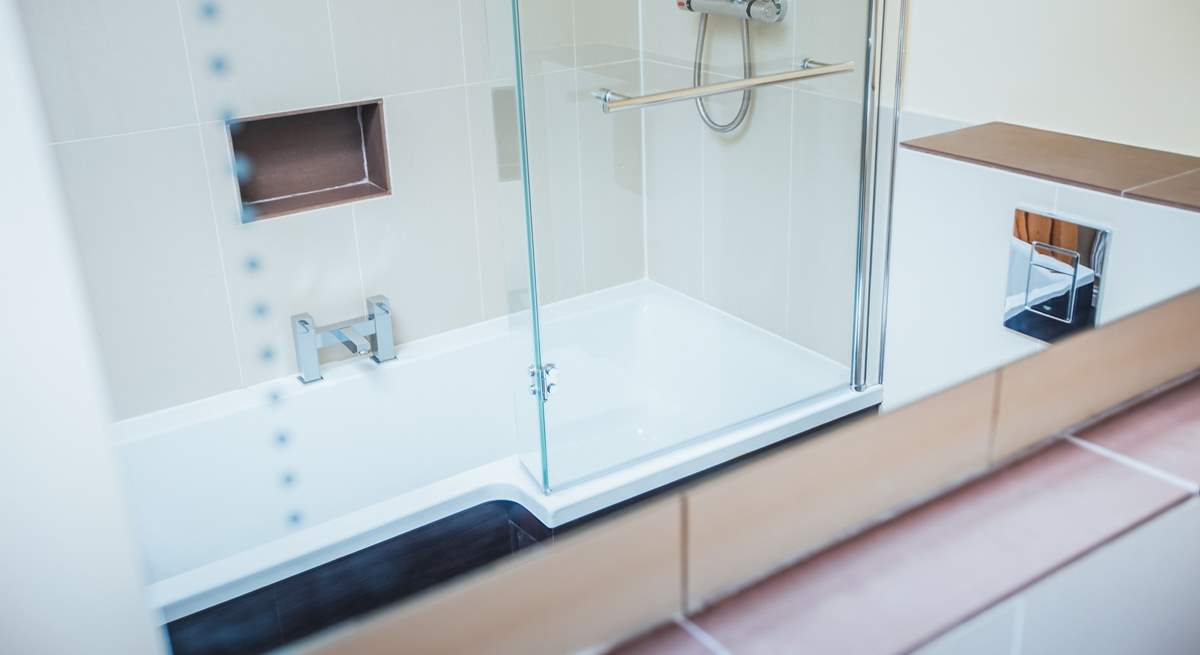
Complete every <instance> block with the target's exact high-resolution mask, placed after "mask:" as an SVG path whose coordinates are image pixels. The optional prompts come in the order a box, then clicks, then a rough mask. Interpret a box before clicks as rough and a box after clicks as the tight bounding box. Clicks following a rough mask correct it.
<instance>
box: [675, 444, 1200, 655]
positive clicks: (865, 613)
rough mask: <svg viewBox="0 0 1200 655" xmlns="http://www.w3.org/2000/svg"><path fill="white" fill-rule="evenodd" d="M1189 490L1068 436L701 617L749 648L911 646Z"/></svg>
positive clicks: (721, 636) (731, 642)
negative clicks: (1068, 439) (1072, 442)
mask: <svg viewBox="0 0 1200 655" xmlns="http://www.w3.org/2000/svg"><path fill="white" fill-rule="evenodd" d="M1185 498H1187V494H1186V492H1184V491H1183V490H1181V489H1179V488H1177V487H1174V486H1172V485H1169V484H1166V483H1164V482H1161V481H1159V480H1157V479H1155V478H1152V477H1150V476H1147V475H1144V474H1141V473H1138V472H1136V471H1133V470H1132V469H1129V468H1127V467H1123V466H1121V465H1118V464H1115V463H1113V462H1111V461H1109V460H1106V459H1104V458H1102V457H1100V456H1098V455H1094V454H1092V453H1090V452H1087V451H1085V450H1083V449H1082V448H1079V447H1077V446H1073V445H1070V444H1058V445H1056V446H1053V447H1051V448H1049V449H1047V450H1046V451H1044V452H1042V453H1040V454H1039V455H1037V456H1035V457H1033V458H1031V459H1028V460H1025V461H1023V462H1021V463H1019V464H1017V465H1014V466H1012V467H1010V468H1007V469H1005V470H1003V471H1000V472H998V473H997V474H994V475H992V476H989V477H987V478H985V479H983V480H981V481H979V482H976V483H974V484H972V485H970V486H968V487H966V488H965V489H963V490H961V491H959V492H957V493H954V494H951V495H950V496H948V497H943V498H941V499H938V500H936V501H934V502H932V503H930V504H929V505H926V506H924V507H922V508H920V509H918V510H915V511H913V512H911V513H909V514H907V515H904V516H902V517H901V518H899V519H897V520H895V521H892V522H889V523H887V524H884V525H883V526H880V527H879V528H876V529H874V530H872V531H870V532H868V533H866V534H864V535H862V536H860V537H858V538H856V539H853V540H851V541H849V542H846V543H844V544H842V545H840V546H837V547H835V548H833V549H830V550H828V551H826V552H824V553H821V554H820V555H817V556H816V557H814V558H812V559H810V560H808V561H806V562H803V563H801V564H799V565H797V566H795V567H793V568H791V569H788V570H786V571H784V572H782V573H780V574H779V575H776V576H775V577H773V578H770V579H768V580H767V581H765V582H763V583H761V584H759V585H757V586H755V587H752V588H751V589H749V590H747V591H745V592H743V593H741V594H739V595H737V596H734V597H733V598H730V599H728V600H726V601H724V602H722V603H720V604H718V605H716V606H715V607H713V608H711V609H709V610H708V611H706V612H704V613H702V614H700V615H699V616H697V617H695V618H694V619H693V620H694V621H695V622H696V623H697V624H698V625H699V626H700V627H702V628H703V629H705V630H707V631H708V632H709V633H710V634H712V635H713V636H714V637H715V638H716V639H717V640H718V641H720V642H721V643H722V644H723V645H725V646H726V647H727V648H729V649H730V650H731V651H732V652H734V653H738V654H739V655H742V654H744V653H794V652H811V653H846V654H851V653H896V652H903V651H906V650H909V649H911V648H913V647H915V646H918V645H920V644H921V643H923V642H925V641H927V640H928V639H930V638H932V637H934V636H936V635H938V634H939V633H941V632H943V631H945V630H946V629H949V628H950V627H952V626H954V625H956V624H957V623H959V622H961V621H963V620H964V619H966V618H969V617H970V616H971V615H973V614H975V613H977V612H979V611H981V610H983V609H985V608H986V607H988V606H990V605H992V604H994V603H996V602H998V601H1000V600H1002V599H1003V598H1005V597H1006V596H1009V595H1011V594H1013V593H1014V592H1016V591H1019V590H1020V589H1022V588H1023V587H1025V586H1027V585H1028V584H1030V583H1031V582H1034V581H1036V580H1037V579H1039V578H1041V577H1043V576H1045V575H1047V574H1048V573H1050V572H1052V571H1054V570H1055V569H1057V568H1059V567H1061V566H1063V565H1065V564H1066V563H1068V562H1070V561H1071V560H1073V559H1075V558H1077V557H1079V556H1080V555H1082V554H1084V553H1086V552H1087V551H1089V550H1091V549H1093V548H1095V547H1096V546H1098V545H1100V544H1102V543H1104V542H1106V541H1108V540H1110V539H1112V538H1114V537H1116V536H1118V535H1120V534H1121V533H1123V532H1125V531H1127V530H1129V529H1131V528H1132V527H1134V526H1136V525H1138V524H1140V523H1141V522H1144V521H1146V520H1148V519H1150V518H1152V517H1153V516H1155V515H1157V514H1159V513H1161V512H1162V511H1164V510H1166V509H1168V508H1169V507H1171V506H1173V505H1175V504H1177V503H1179V502H1182V501H1183V500H1184V499H1185ZM780 520H803V517H799V516H797V517H780Z"/></svg>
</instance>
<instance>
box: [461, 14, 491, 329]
mask: <svg viewBox="0 0 1200 655" xmlns="http://www.w3.org/2000/svg"><path fill="white" fill-rule="evenodd" d="M458 15H459V21H458V44H459V47H460V48H461V52H462V74H463V82H464V83H465V82H466V81H467V33H466V28H465V27H464V26H463V21H462V15H463V3H462V0H458ZM462 94H463V111H464V112H465V114H464V115H465V116H466V120H467V125H466V130H467V177H469V178H470V180H471V217H472V218H473V219H474V221H475V278H476V281H477V283H478V285H479V320H481V321H484V320H487V303H486V302H485V301H484V296H485V294H484V290H483V288H484V287H483V246H482V245H481V238H482V236H481V234H480V230H479V182H478V180H476V179H475V138H474V136H473V135H474V132H475V131H474V129H473V127H472V125H471V92H470V90H469V89H468V88H467V87H466V86H464V87H463V92H462Z"/></svg>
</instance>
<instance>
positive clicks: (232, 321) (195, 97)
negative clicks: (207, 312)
mask: <svg viewBox="0 0 1200 655" xmlns="http://www.w3.org/2000/svg"><path fill="white" fill-rule="evenodd" d="M175 13H176V14H177V15H178V17H179V36H180V40H181V41H182V42H183V60H184V65H186V66H187V71H188V86H189V87H191V89H192V110H193V111H195V113H196V122H195V123H194V124H192V125H189V126H187V127H194V128H195V130H196V139H197V140H199V142H200V164H201V166H203V167H204V184H205V187H206V188H207V189H208V213H209V216H211V217H212V226H213V234H214V236H216V237H217V261H219V262H220V264H221V282H222V283H224V286H225V305H226V307H228V308H229V333H230V336H232V337H233V359H234V362H235V363H236V364H237V371H238V388H245V387H246V370H245V367H244V366H243V365H242V347H241V343H240V341H239V340H238V329H237V325H238V322H237V316H236V315H235V314H234V309H233V289H232V285H231V284H230V283H229V268H228V266H227V265H226V262H225V244H224V242H223V241H222V239H221V224H220V221H219V219H218V218H217V199H216V197H215V193H216V190H215V189H214V188H213V183H212V169H211V167H210V166H209V162H208V147H207V146H206V145H205V143H204V128H203V125H205V124H204V123H201V122H200V94H199V93H198V92H197V91H196V75H195V73H193V72H192V53H191V48H190V47H189V45H188V38H187V28H186V26H185V24H184V22H183V5H182V4H181V0H175ZM223 125H224V123H222V126H223ZM169 129H176V128H159V129H154V130H142V131H141V132H136V133H128V134H126V135H122V136H129V135H131V134H148V133H150V132H159V131H163V130H169ZM222 129H224V128H223V127H222ZM103 138H108V137H92V138H91V139H77V140H76V141H75V142H79V141H85V140H94V139H103ZM231 157H232V155H231ZM231 164H232V160H231ZM230 170H231V171H232V170H235V169H233V168H230Z"/></svg>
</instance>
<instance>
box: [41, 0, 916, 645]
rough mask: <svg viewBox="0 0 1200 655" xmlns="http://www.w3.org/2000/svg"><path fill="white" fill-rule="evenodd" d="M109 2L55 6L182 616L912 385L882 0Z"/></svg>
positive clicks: (96, 235) (601, 495)
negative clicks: (890, 350)
mask: <svg viewBox="0 0 1200 655" xmlns="http://www.w3.org/2000/svg"><path fill="white" fill-rule="evenodd" d="M111 4H112V3H94V2H91V1H90V0H53V1H43V0H24V1H23V2H22V3H21V9H22V18H23V20H24V23H25V27H26V32H27V34H28V37H29V38H28V41H29V44H30V49H31V51H32V54H33V59H34V62H35V66H36V68H37V73H38V76H39V80H40V82H41V86H42V92H43V96H44V104H45V106H46V114H47V121H48V124H49V128H50V132H51V134H52V138H53V143H52V147H53V149H54V152H55V155H56V157H57V159H58V163H59V169H60V174H61V178H62V183H63V189H64V195H65V199H66V203H67V206H68V210H69V214H70V216H71V220H72V223H73V228H74V231H75V236H76V239H77V242H78V250H79V260H80V268H81V269H82V271H83V274H84V278H85V281H86V287H87V291H88V295H89V302H90V307H91V310H92V313H93V316H94V320H95V323H96V326H97V342H98V347H99V350H100V355H101V359H102V361H103V364H104V367H105V371H106V373H107V378H108V383H109V385H108V386H109V389H110V392H111V396H112V405H113V412H114V415H115V418H116V423H115V427H114V432H115V439H116V442H115V446H114V448H115V452H116V455H117V460H118V462H119V465H120V468H121V471H122V474H123V477H124V484H125V487H126V489H127V492H128V493H127V495H128V498H129V502H130V506H131V511H132V514H133V520H134V528H135V530H136V532H137V535H138V538H139V540H140V542H141V543H142V545H143V548H144V551H145V560H146V575H147V581H148V585H149V594H150V597H151V599H152V601H153V603H154V604H155V605H156V607H158V608H160V609H161V611H162V613H163V619H164V621H168V622H169V621H174V620H176V619H180V618H181V617H185V616H188V615H190V614H192V613H195V612H198V611H200V610H204V609H205V608H209V607H211V606H213V605H216V604H218V603H221V602H224V601H227V600H229V599H231V598H235V597H242V596H243V595H245V594H249V593H251V592H254V591H255V590H256V589H259V588H261V587H263V586H264V585H269V584H273V583H276V582H279V581H282V580H285V579H286V578H289V576H293V575H296V574H298V573H301V572H303V571H306V570H309V569H312V568H313V567H314V566H318V565H322V564H324V563H327V562H330V561H332V560H335V559H337V558H339V557H342V556H345V555H347V554H350V553H353V552H355V551H357V550H360V549H362V548H365V547H367V546H371V545H373V544H378V543H380V542H382V541H385V540H388V539H391V538H393V537H396V536H397V535H400V534H403V533H406V532H408V531H412V530H414V529H415V528H419V527H422V526H426V525H428V524H430V523H432V522H434V521H438V520H440V519H443V518H445V517H449V516H452V515H455V514H456V513H458V512H461V511H464V510H467V509H470V508H472V507H475V506H478V505H480V504H483V503H488V502H494V501H505V502H515V503H519V504H520V505H522V506H524V507H525V508H526V509H528V511H529V512H530V513H532V514H533V515H534V516H535V517H536V518H538V519H539V520H541V522H542V523H544V524H545V525H546V526H549V527H551V528H554V527H556V526H560V525H563V524H565V523H569V522H571V521H574V520H576V519H580V518H582V517H585V516H587V515H589V514H591V513H594V512H597V511H599V510H602V509H604V508H606V507H609V506H612V505H615V504H617V503H620V502H623V501H626V500H629V499H631V498H634V497H636V496H639V495H641V494H645V493H648V492H651V491H653V490H655V489H657V488H659V487H662V486H664V485H667V484H670V483H672V482H675V481H677V480H680V479H683V478H685V477H687V476H690V475H694V474H697V473H701V472H703V471H705V470H706V469H709V468H711V467H713V466H716V465H719V464H722V463H724V462H728V461H730V460H732V459H735V458H737V457H739V456H742V455H745V454H747V453H750V452H753V451H755V450H757V449H760V448H762V447H765V446H768V445H770V444H772V443H774V442H778V441H780V440H783V439H787V438H789V437H792V436H795V435H798V434H801V433H803V432H805V431H807V430H810V429H812V428H816V427H818V426H821V425H823V424H826V423H828V422H830V421H832V420H836V419H838V418H840V417H843V416H846V415H849V414H852V413H854V412H857V411H860V410H863V409H866V408H869V407H872V406H874V405H876V404H878V403H879V401H880V395H881V393H880V391H881V390H880V387H879V382H880V366H881V359H882V353H881V350H882V348H881V346H882V342H881V338H880V336H879V335H880V334H882V329H881V326H882V318H883V315H884V311H883V304H884V293H883V288H884V285H883V284H882V278H883V277H885V273H884V271H885V266H886V257H885V248H884V245H885V241H886V239H885V238H884V237H883V235H885V234H886V221H887V215H886V214H887V211H886V208H887V179H888V177H889V166H888V163H887V162H888V155H889V153H890V148H891V144H892V141H893V140H892V138H891V136H890V132H888V131H887V127H888V124H889V121H888V120H880V112H881V107H880V97H881V94H880V93H879V89H880V80H881V77H882V76H881V74H880V60H881V52H880V50H879V48H878V47H876V46H877V44H879V43H880V39H881V36H882V28H881V25H882V22H883V15H882V12H881V5H882V2H881V0H858V1H856V2H845V1H843V0H816V1H814V2H804V3H800V2H796V1H794V0H787V1H786V2H784V1H783V0H459V1H451V2H434V3H415V2H395V1H394V0H256V1H255V2H242V1H235V0H178V2H168V3H164V2H161V1H160V0H130V2H128V3H122V4H121V6H120V7H113V6H111ZM101 5H104V6H101ZM746 18H749V19H750V20H744V19H746ZM99 24H103V25H104V26H105V29H104V30H97V29H96V25H99ZM881 128H882V129H881ZM881 134H882V135H883V136H880V135H881ZM368 299H369V300H368ZM364 314H365V315H364ZM385 321H388V322H390V329H388V328H389V324H388V323H386V322H385ZM318 326H320V328H321V329H322V330H324V331H323V332H321V333H320V335H317V334H316V333H307V332H304V331H305V330H309V329H317V328H318ZM363 326H369V331H368V332H359V330H364V329H367V328H364V327H363ZM389 333H390V336H389ZM318 336H319V338H318ZM381 339H384V340H386V341H387V342H394V343H395V348H394V351H393V350H392V349H390V348H387V347H386V346H388V345H390V344H389V343H383V344H381V342H380V340H381ZM299 343H303V344H304V346H303V348H302V351H303V352H297V349H296V347H295V345H294V344H299ZM367 353H370V354H372V355H374V360H373V359H370V358H367V357H366V356H365V354H367ZM298 357H299V359H301V360H303V363H304V365H303V366H300V365H298V363H297V359H298ZM375 360H378V361H375ZM301 369H303V371H302V370H301ZM298 375H301V376H302V377H303V381H301V380H299V379H297V376H298ZM306 382H307V383H306Z"/></svg>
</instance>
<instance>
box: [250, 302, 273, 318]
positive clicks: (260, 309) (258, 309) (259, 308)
mask: <svg viewBox="0 0 1200 655" xmlns="http://www.w3.org/2000/svg"><path fill="white" fill-rule="evenodd" d="M250 311H251V312H252V313H253V314H254V316H256V317H257V318H266V317H267V316H268V315H270V313H271V306H270V305H268V304H267V303H265V302H257V303H254V307H253V308H252V309H251V310H250Z"/></svg>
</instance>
